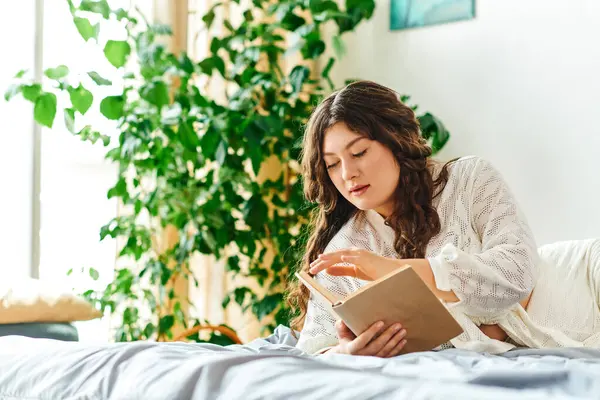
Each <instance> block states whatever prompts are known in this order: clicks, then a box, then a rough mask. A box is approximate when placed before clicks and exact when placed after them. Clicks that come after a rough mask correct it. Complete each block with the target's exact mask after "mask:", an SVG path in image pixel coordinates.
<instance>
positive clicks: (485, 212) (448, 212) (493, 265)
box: [297, 157, 578, 354]
mask: <svg viewBox="0 0 600 400" xmlns="http://www.w3.org/2000/svg"><path fill="white" fill-rule="evenodd" d="M439 168H440V167H437V170H436V171H434V174H437V173H438V172H439ZM434 206H435V207H436V209H437V211H438V214H439V217H440V222H441V231H440V233H439V234H438V235H436V236H435V237H433V238H432V239H431V241H430V242H429V245H428V247H427V250H426V256H427V258H428V260H429V261H430V264H431V267H432V270H433V273H434V276H435V280H436V284H437V287H438V288H439V289H440V290H453V291H454V293H455V294H456V296H457V297H458V298H459V299H460V301H459V302H457V303H447V304H446V307H447V308H448V309H449V310H450V312H451V313H452V315H453V316H454V317H455V318H456V320H457V321H458V322H459V323H460V325H461V326H462V328H463V330H464V333H463V334H461V335H460V336H458V337H456V338H455V339H453V340H451V341H450V342H449V343H447V344H445V345H443V346H441V347H442V348H444V347H451V346H454V347H457V348H465V349H472V350H477V351H487V352H490V353H499V352H503V351H507V350H509V349H511V348H513V347H515V344H517V345H524V346H529V347H548V346H574V345H577V344H578V343H576V342H573V341H572V340H571V339H570V338H568V337H566V336H565V335H564V334H562V333H561V332H560V331H557V330H553V329H550V328H547V327H543V326H541V325H540V324H538V323H537V322H535V321H534V320H533V319H532V318H530V316H529V315H528V314H527V312H526V311H525V310H524V309H523V307H521V305H520V304H519V302H520V301H521V300H523V299H525V298H526V297H527V296H528V295H529V293H530V292H531V291H532V289H533V287H534V284H535V283H536V282H537V280H538V277H539V275H540V274H539V270H540V268H541V262H540V259H539V257H538V253H537V248H536V244H535V241H534V239H533V235H532V233H531V231H530V229H529V227H528V224H527V222H526V220H525V218H524V217H523V215H522V214H521V213H520V211H519V208H518V206H517V203H516V201H515V199H514V197H513V195H512V194H511V192H510V190H509V188H508V186H507V185H506V183H505V182H504V180H503V179H502V177H501V175H500V174H499V173H498V171H497V170H496V169H494V167H493V166H492V165H491V164H490V163H489V162H487V161H485V160H483V159H481V158H478V157H465V158H461V159H459V160H457V161H456V162H455V163H453V164H451V166H450V168H449V180H448V183H447V185H446V187H445V188H444V190H443V192H442V193H441V194H440V195H439V196H438V197H437V198H436V199H435V200H434ZM394 236H395V233H394V231H393V229H392V228H391V227H389V226H388V225H386V224H385V223H384V219H383V217H381V216H380V215H379V214H378V213H377V212H375V211H373V210H369V211H365V212H359V213H357V215H355V217H353V218H352V219H351V220H349V221H348V222H347V223H346V224H345V225H344V226H343V227H342V229H341V230H340V231H339V232H338V233H337V234H336V235H335V236H334V238H333V239H332V240H331V242H330V243H329V244H328V246H327V248H326V249H325V252H330V251H333V250H338V249H344V248H351V247H359V248H363V249H367V250H370V251H373V252H375V253H377V254H379V255H382V256H384V257H392V258H398V254H397V253H396V252H395V250H394V245H393V243H394ZM316 278H317V280H318V281H319V282H320V283H321V284H322V285H324V286H325V287H327V288H328V289H329V290H331V291H333V292H335V293H337V294H340V295H342V296H345V295H348V294H349V293H351V292H353V291H355V290H357V289H358V288H359V287H361V286H362V285H364V284H366V283H367V282H366V281H362V280H359V279H355V278H350V277H334V276H331V275H328V274H327V273H326V272H325V271H323V272H321V273H319V274H318V275H317V277H316ZM550 286H552V285H550ZM534 296H535V292H534ZM532 300H533V299H532ZM538 303H539V301H538ZM334 315H335V314H333V312H332V311H331V307H330V306H328V305H327V304H326V303H324V302H322V301H321V300H320V299H318V298H315V297H312V296H311V298H310V300H309V303H308V311H307V315H306V320H305V324H304V328H303V330H302V332H301V335H300V338H299V341H298V344H297V347H299V348H300V349H302V350H304V351H305V352H307V353H313V354H314V353H317V352H319V351H320V350H321V349H323V348H325V347H328V346H333V345H335V344H337V336H336V331H335V327H334V324H335V320H336V317H335V316H334ZM399 322H402V321H399ZM550 323H551V322H550ZM480 324H499V325H500V326H501V327H502V328H503V329H504V330H505V331H506V332H507V333H508V335H509V337H510V339H511V342H509V341H507V342H501V341H498V340H494V339H490V338H489V337H487V336H485V335H484V334H483V333H482V332H481V330H480V329H479V328H478V325H480Z"/></svg>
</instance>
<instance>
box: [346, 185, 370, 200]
mask: <svg viewBox="0 0 600 400" xmlns="http://www.w3.org/2000/svg"><path fill="white" fill-rule="evenodd" d="M369 187H371V185H364V186H361V187H359V188H358V189H355V190H352V191H350V193H352V196H356V197H359V196H362V195H363V194H365V192H366V191H367V190H369Z"/></svg>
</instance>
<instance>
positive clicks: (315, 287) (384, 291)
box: [296, 265, 463, 354]
mask: <svg viewBox="0 0 600 400" xmlns="http://www.w3.org/2000/svg"><path fill="white" fill-rule="evenodd" d="M296 276H297V277H298V279H299V280H300V281H301V282H302V283H303V284H304V285H305V286H306V287H307V288H308V289H309V290H310V291H311V292H312V293H313V294H314V295H316V296H319V297H320V298H322V299H323V300H324V301H326V302H327V303H329V304H331V307H332V308H333V311H334V312H335V313H336V314H337V315H338V316H339V318H340V319H342V320H343V321H344V322H345V323H346V325H347V326H348V328H350V330H351V331H352V332H353V333H354V334H355V335H357V336H358V335H360V334H361V333H362V332H364V331H365V330H367V329H368V328H369V327H370V326H371V325H372V324H374V323H375V322H377V321H383V322H384V323H385V328H387V327H388V326H390V325H392V324H394V323H396V322H399V323H401V324H402V327H403V328H404V329H406V338H405V339H406V345H405V346H404V349H403V350H402V354H406V353H412V352H415V351H428V350H432V349H434V348H435V347H437V346H439V345H441V344H443V343H446V342H447V341H448V340H450V339H453V338H455V337H456V336H458V335H460V334H461V333H462V332H463V330H462V328H461V327H460V325H459V324H458V322H456V320H455V319H454V317H452V315H451V314H450V312H449V311H448V310H447V309H446V307H445V306H444V305H443V304H442V303H441V301H440V300H439V299H438V298H437V297H436V296H435V294H433V292H432V291H431V290H430V289H429V288H428V287H427V285H426V284H425V282H423V281H422V280H421V278H420V277H419V276H418V275H417V273H416V272H415V271H414V270H413V269H412V268H411V267H410V266H408V265H406V266H404V267H402V268H399V269H397V270H395V271H393V272H391V273H389V274H388V275H386V276H383V277H381V278H379V279H377V280H376V281H373V282H369V283H368V284H367V285H365V286H363V287H361V288H360V289H359V290H357V291H356V292H354V293H352V294H350V295H349V296H347V297H345V298H341V297H340V296H339V295H336V294H334V293H332V292H331V291H329V290H327V289H326V288H325V287H323V286H322V285H321V284H319V282H317V281H316V280H315V279H314V278H313V277H312V276H310V275H309V274H308V273H307V272H305V271H302V272H299V273H296ZM381 332H383V330H381Z"/></svg>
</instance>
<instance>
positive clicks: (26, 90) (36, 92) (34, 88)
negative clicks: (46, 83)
mask: <svg viewBox="0 0 600 400" xmlns="http://www.w3.org/2000/svg"><path fill="white" fill-rule="evenodd" d="M21 92H22V93H23V97H24V98H25V99H27V100H29V101H31V102H35V101H36V100H37V98H38V97H39V96H40V94H41V93H42V85H40V84H39V83H34V84H33V85H25V86H23V87H22V88H21Z"/></svg>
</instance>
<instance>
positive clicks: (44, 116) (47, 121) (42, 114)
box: [33, 92, 56, 128]
mask: <svg viewBox="0 0 600 400" xmlns="http://www.w3.org/2000/svg"><path fill="white" fill-rule="evenodd" d="M55 116H56V95H55V94H54V93H47V92H46V93H43V94H41V95H40V96H39V97H38V98H37V99H36V100H35V106H34V108H33V118H34V119H35V121H36V122H37V123H38V124H40V125H43V126H47V127H48V128H52V124H53V123H54V117H55Z"/></svg>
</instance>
